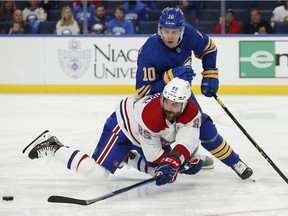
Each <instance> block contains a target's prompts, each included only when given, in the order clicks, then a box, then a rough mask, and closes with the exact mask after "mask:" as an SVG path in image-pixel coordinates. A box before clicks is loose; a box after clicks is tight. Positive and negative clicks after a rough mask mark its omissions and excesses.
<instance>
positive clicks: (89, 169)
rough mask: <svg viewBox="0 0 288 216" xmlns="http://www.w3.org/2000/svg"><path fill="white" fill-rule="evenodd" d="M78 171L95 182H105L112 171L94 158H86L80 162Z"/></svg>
mask: <svg viewBox="0 0 288 216" xmlns="http://www.w3.org/2000/svg"><path fill="white" fill-rule="evenodd" d="M77 173H78V174H80V175H81V176H83V177H84V178H86V179H87V180H89V181H90V182H91V183H93V184H103V183H104V182H105V181H106V179H107V178H108V176H109V174H110V171H109V170H107V169H105V168H104V167H103V166H101V165H99V164H97V163H96V162H95V160H94V159H92V158H86V159H84V160H83V161H81V163H80V164H79V167H78V169H77Z"/></svg>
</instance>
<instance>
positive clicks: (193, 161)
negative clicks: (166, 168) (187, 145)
mask: <svg viewBox="0 0 288 216" xmlns="http://www.w3.org/2000/svg"><path fill="white" fill-rule="evenodd" d="M203 163H204V161H203V160H200V159H199V158H196V157H193V156H192V157H190V158H189V160H188V161H187V162H185V163H184V164H183V165H182V166H181V170H182V169H184V171H181V173H183V174H186V175H194V174H196V173H198V172H199V171H200V170H201V169H202V167H203Z"/></svg>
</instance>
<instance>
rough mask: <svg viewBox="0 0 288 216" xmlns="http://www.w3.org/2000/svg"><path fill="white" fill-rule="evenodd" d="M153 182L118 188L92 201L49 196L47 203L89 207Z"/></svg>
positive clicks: (153, 179)
mask: <svg viewBox="0 0 288 216" xmlns="http://www.w3.org/2000/svg"><path fill="white" fill-rule="evenodd" d="M153 181H155V178H154V177H153V178H150V179H146V180H144V181H141V182H138V183H136V184H133V185H130V186H127V187H124V188H120V189H118V190H116V191H113V192H111V193H108V194H105V195H103V196H100V197H96V198H94V199H88V200H82V199H74V198H70V197H64V196H50V197H49V198H48V202H54V203H70V204H77V205H90V204H92V203H96V202H99V201H101V200H105V199H108V198H110V197H113V196H116V195H118V194H121V193H124V192H127V191H130V190H132V189H135V188H137V187H141V186H143V185H146V184H148V183H150V182H153Z"/></svg>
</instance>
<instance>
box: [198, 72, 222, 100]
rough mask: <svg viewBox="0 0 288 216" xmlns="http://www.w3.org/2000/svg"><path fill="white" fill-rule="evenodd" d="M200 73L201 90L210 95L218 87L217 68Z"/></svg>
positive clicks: (207, 95) (215, 91) (214, 92)
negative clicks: (201, 76)
mask: <svg viewBox="0 0 288 216" xmlns="http://www.w3.org/2000/svg"><path fill="white" fill-rule="evenodd" d="M202 75H203V78H202V83H201V92H202V94H203V95H205V96H206V97H212V96H213V94H216V93H217V91H218V87H219V80H218V70H207V71H203V72H202Z"/></svg>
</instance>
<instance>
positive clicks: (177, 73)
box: [172, 66, 196, 83]
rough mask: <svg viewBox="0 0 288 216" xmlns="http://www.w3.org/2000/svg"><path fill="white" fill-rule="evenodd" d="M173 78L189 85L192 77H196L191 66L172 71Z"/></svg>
mask: <svg viewBox="0 0 288 216" xmlns="http://www.w3.org/2000/svg"><path fill="white" fill-rule="evenodd" d="M172 72H173V75H174V77H179V78H180V79H184V80H186V81H188V82H189V83H191V81H192V80H193V77H194V76H196V74H195V73H194V70H193V69H192V67H191V66H180V67H176V68H174V69H172Z"/></svg>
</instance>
